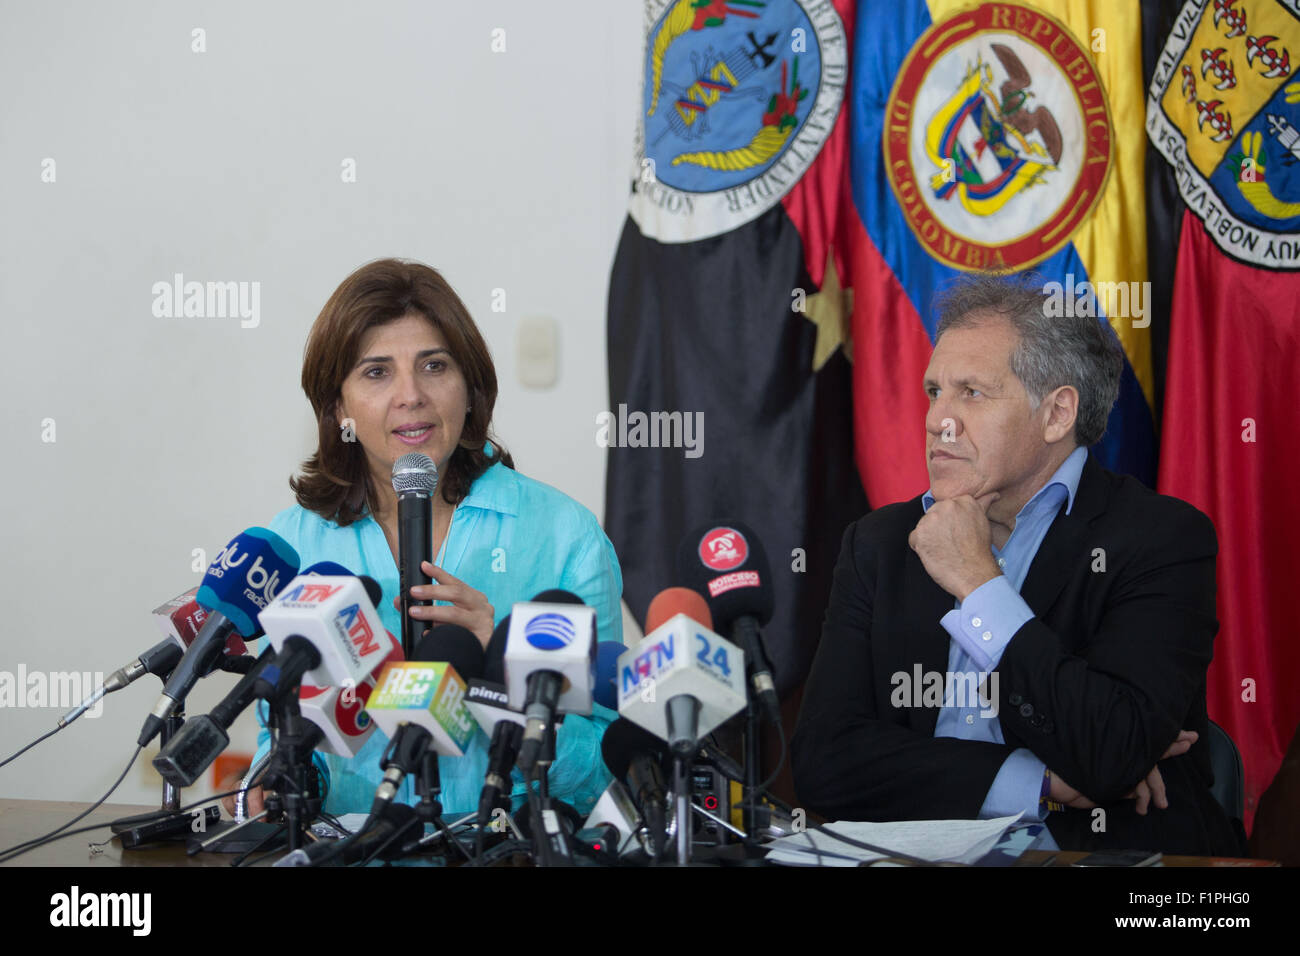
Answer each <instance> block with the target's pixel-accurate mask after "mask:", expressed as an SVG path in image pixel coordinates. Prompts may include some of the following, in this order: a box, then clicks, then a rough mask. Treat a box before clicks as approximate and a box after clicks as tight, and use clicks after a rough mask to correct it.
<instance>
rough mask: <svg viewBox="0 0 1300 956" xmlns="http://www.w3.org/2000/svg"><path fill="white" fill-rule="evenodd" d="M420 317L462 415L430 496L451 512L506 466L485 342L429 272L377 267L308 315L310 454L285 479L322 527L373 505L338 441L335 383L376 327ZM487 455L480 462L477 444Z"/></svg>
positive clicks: (368, 484) (359, 469)
mask: <svg viewBox="0 0 1300 956" xmlns="http://www.w3.org/2000/svg"><path fill="white" fill-rule="evenodd" d="M412 313H416V314H419V315H423V316H424V317H425V318H426V319H428V320H429V321H430V322H431V323H433V326H434V328H436V329H437V330H438V331H439V332H440V333H441V334H442V337H443V338H444V339H446V341H447V348H448V349H449V350H450V352H451V355H452V358H454V359H455V361H456V364H457V365H458V366H459V367H460V370H461V373H462V374H463V375H464V376H465V385H466V391H467V393H468V398H469V406H470V411H469V414H468V415H467V416H466V419H465V428H464V430H463V431H462V432H461V435H460V443H459V445H458V447H457V448H456V450H455V451H453V452H452V454H451V458H450V460H449V461H448V462H447V467H446V468H445V469H444V473H443V474H441V475H439V476H438V490H439V492H441V494H442V497H443V500H445V501H446V502H447V503H448V504H453V505H454V504H458V503H459V502H460V501H462V500H463V499H464V498H465V496H466V495H467V494H469V489H470V486H471V485H472V484H473V483H474V480H475V479H476V478H478V476H479V475H481V474H483V472H485V471H487V469H488V468H489V467H490V466H491V465H492V464H493V463H494V462H497V461H500V462H501V463H502V464H504V465H506V466H507V467H508V468H513V467H514V466H515V463H514V460H513V459H512V458H511V457H510V453H509V452H508V451H506V449H505V448H504V447H503V446H502V445H501V444H500V443H499V442H497V441H496V440H495V439H494V438H492V437H490V431H491V424H492V409H493V408H494V406H495V405H496V400H497V373H496V369H495V367H494V366H493V365H492V355H491V353H490V352H489V351H488V347H487V343H486V342H484V341H483V336H482V335H481V334H479V330H478V326H476V325H475V324H474V320H473V319H471V318H470V315H469V310H468V309H466V308H465V303H463V302H462V301H461V300H460V297H459V296H458V295H456V293H455V292H454V291H453V290H452V288H451V286H450V285H449V284H448V283H447V280H446V279H444V278H443V277H442V276H441V275H440V274H439V272H438V270H436V269H432V268H430V267H429V266H426V265H424V264H423V263H419V262H408V261H404V260H401V259H378V260H376V261H375V262H370V263H367V264H366V265H364V266H362V267H361V268H360V269H358V270H357V271H356V272H354V273H352V275H350V276H348V277H347V278H346V279H344V280H343V284H342V285H340V286H339V287H338V288H337V289H335V290H334V294H333V295H331V296H330V298H329V301H328V302H326V303H325V307H324V308H323V309H321V312H320V315H319V316H317V317H316V322H315V324H313V325H312V327H311V332H309V333H308V335H307V345H306V347H305V348H304V350H303V358H302V390H303V391H304V392H306V393H307V400H308V401H309V402H311V407H312V410H313V411H314V412H315V413H316V424H317V431H318V435H319V437H318V442H319V444H318V445H317V449H316V451H315V453H314V454H312V456H311V457H310V458H308V459H307V460H306V461H304V462H303V463H302V473H301V474H300V475H298V476H297V477H294V478H290V479H289V487H290V488H292V489H293V493H294V495H295V496H296V497H297V499H298V504H300V505H302V507H304V508H306V509H307V510H308V511H314V512H315V513H316V514H318V515H320V516H321V517H322V518H324V519H325V520H326V521H333V522H335V523H337V524H339V525H341V526H344V527H346V526H347V525H350V524H352V523H353V522H354V521H356V520H357V519H359V518H361V517H364V516H365V515H366V513H367V512H368V511H369V512H374V511H375V510H376V508H377V506H378V504H379V498H378V496H377V494H376V489H375V488H374V487H373V481H372V480H371V476H370V469H369V468H368V467H367V465H366V454H365V451H364V450H363V449H362V447H361V444H360V443H359V442H357V441H344V440H343V431H342V425H341V423H340V422H339V421H338V420H337V418H336V416H335V407H336V405H337V403H338V400H339V398H340V397H341V395H342V392H343V381H344V379H346V378H347V376H348V373H349V372H350V371H351V370H352V368H353V367H354V366H355V365H356V362H357V359H358V358H359V357H360V351H361V339H362V338H363V337H364V336H365V334H366V332H367V331H368V330H370V329H372V328H374V327H375V326H378V325H384V324H386V323H388V322H394V321H396V320H398V319H400V318H402V317H403V316H406V315H410V314H412ZM488 443H490V444H491V446H492V448H493V450H494V454H493V455H492V456H491V457H489V455H488V454H487V451H486V450H485V447H484V446H485V445H486V444H488Z"/></svg>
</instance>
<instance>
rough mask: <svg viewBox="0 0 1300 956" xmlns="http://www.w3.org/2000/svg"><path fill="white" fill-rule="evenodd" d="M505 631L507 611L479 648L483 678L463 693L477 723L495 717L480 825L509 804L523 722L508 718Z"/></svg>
mask: <svg viewBox="0 0 1300 956" xmlns="http://www.w3.org/2000/svg"><path fill="white" fill-rule="evenodd" d="M509 634H510V615H509V614H507V615H506V616H505V617H504V618H502V619H501V623H500V624H498V625H497V626H496V629H495V630H494V631H493V632H492V637H491V639H490V640H489V641H488V644H487V648H486V649H485V650H484V652H483V680H482V681H476V682H475V684H476V685H477V686H473V685H472V686H471V687H470V689H469V693H468V696H467V697H466V703H467V704H468V705H469V708H470V711H471V712H472V713H473V714H474V719H475V720H477V721H478V724H479V726H480V727H483V728H484V729H485V730H486V729H487V728H488V726H489V723H490V721H489V720H488V719H487V716H488V715H489V714H490V715H491V716H493V717H496V718H497V720H496V723H495V725H493V726H492V728H491V730H490V731H488V732H489V734H490V736H491V743H490V744H489V745H488V767H487V772H486V773H485V774H484V775H483V789H482V790H481V791H479V799H478V817H477V820H476V822H477V824H478V826H479V828H480V829H481V828H483V827H486V826H487V825H488V822H489V821H490V820H491V819H492V812H493V811H494V810H496V809H497V808H498V807H500V808H502V809H506V810H508V809H509V808H510V801H509V799H508V798H509V796H510V791H511V789H512V779H511V770H512V769H513V768H514V765H515V760H516V759H517V758H518V757H519V746H520V744H522V743H523V739H524V728H523V724H520V723H516V722H515V720H514V719H512V718H513V715H514V712H513V711H511V710H510V708H509V705H508V703H507V700H508V695H507V693H506V686H505V680H506V678H505V654H506V640H507V639H508V637H509ZM485 708H486V709H485Z"/></svg>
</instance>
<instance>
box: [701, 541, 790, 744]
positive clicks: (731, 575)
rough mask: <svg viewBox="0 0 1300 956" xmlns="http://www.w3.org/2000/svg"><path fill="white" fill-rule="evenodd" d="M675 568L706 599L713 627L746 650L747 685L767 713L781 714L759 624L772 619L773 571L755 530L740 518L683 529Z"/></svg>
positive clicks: (777, 717)
mask: <svg viewBox="0 0 1300 956" xmlns="http://www.w3.org/2000/svg"><path fill="white" fill-rule="evenodd" d="M677 573H678V574H679V575H680V576H681V577H682V578H683V579H684V581H685V583H686V585H687V586H688V587H690V588H693V589H694V590H696V591H698V592H699V593H700V594H701V595H703V596H704V599H705V600H706V601H708V602H709V611H710V613H711V614H712V615H713V625H714V628H715V629H716V630H717V631H718V633H720V634H726V633H727V631H730V633H731V640H732V642H733V643H735V644H738V645H739V646H740V649H741V650H743V651H744V652H745V665H746V667H747V668H748V669H749V679H750V685H751V687H752V688H753V692H754V696H755V698H757V700H758V702H759V706H761V707H762V708H763V712H764V713H765V714H766V715H767V718H768V719H769V720H771V721H772V722H773V723H776V722H778V721H779V720H780V718H781V702H780V700H779V698H778V697H777V694H776V683H775V681H773V680H772V665H771V663H770V662H769V660H768V656H767V650H766V648H764V646H763V635H762V632H761V630H760V629H761V628H762V626H763V625H764V624H766V623H767V622H768V621H770V620H771V619H772V610H773V606H774V604H775V598H774V597H773V593H772V572H771V568H770V567H769V566H768V563H767V554H766V553H765V552H764V551H763V545H762V544H761V543H760V542H759V540H758V535H757V534H756V533H755V532H754V530H753V529H752V528H751V527H749V525H747V524H744V523H743V522H740V521H723V522H716V523H714V522H711V523H709V524H705V525H700V526H698V527H696V528H694V529H693V530H691V531H689V532H687V534H686V536H685V537H684V538H683V539H682V543H681V545H680V546H679V547H678V549H677Z"/></svg>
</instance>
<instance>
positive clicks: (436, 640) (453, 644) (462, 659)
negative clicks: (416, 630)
mask: <svg viewBox="0 0 1300 956" xmlns="http://www.w3.org/2000/svg"><path fill="white" fill-rule="evenodd" d="M411 660H414V661H446V662H447V663H448V664H450V665H451V666H452V667H454V668H455V669H456V673H457V674H459V675H460V679H461V680H465V681H467V680H472V679H474V678H481V677H482V676H483V662H484V655H483V645H482V644H480V643H479V640H478V638H477V637H475V636H474V634H473V632H471V631H470V630H469V629H468V628H464V627H461V626H460V625H459V624H439V625H438V626H437V627H435V628H434V629H433V630H431V631H429V632H428V633H427V634H425V635H424V636H423V637H422V638H420V643H419V644H417V645H416V646H415V654H414V655H413V656H412V657H411Z"/></svg>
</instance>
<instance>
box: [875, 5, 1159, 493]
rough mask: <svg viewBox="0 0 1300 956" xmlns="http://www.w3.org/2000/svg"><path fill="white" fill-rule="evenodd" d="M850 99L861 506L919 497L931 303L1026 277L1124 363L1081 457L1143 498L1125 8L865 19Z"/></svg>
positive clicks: (1147, 373)
mask: <svg viewBox="0 0 1300 956" xmlns="http://www.w3.org/2000/svg"><path fill="white" fill-rule="evenodd" d="M852 87H853V94H852V97H851V103H852V104H853V108H854V113H853V115H852V117H851V126H850V136H851V147H850V149H851V156H852V163H851V188H852V208H853V209H854V211H855V213H856V215H855V217H854V220H855V221H854V223H853V224H852V228H853V231H854V233H855V234H854V235H853V237H852V241H851V243H850V245H851V249H852V255H851V258H852V262H851V267H850V274H851V282H852V287H853V291H854V309H853V328H852V333H853V378H854V402H855V410H854V430H855V440H856V454H857V463H858V469H859V471H860V473H861V475H862V478H863V483H864V485H865V487H866V491H867V497H868V500H869V501H870V502H871V504H872V505H873V506H879V505H882V504H887V503H889V502H892V501H899V500H905V499H907V498H911V497H913V496H915V495H917V494H919V493H920V492H921V491H923V490H925V488H926V487H927V485H928V478H927V476H926V469H925V458H924V444H925V428H924V419H925V412H926V407H927V403H926V399H925V395H924V394H923V392H922V389H921V379H922V376H923V372H924V370H925V366H926V364H927V362H928V360H929V355H930V350H931V347H932V343H933V339H934V334H935V324H936V321H935V318H934V317H933V315H932V314H931V311H930V304H931V302H932V301H933V299H934V296H935V294H936V292H938V291H940V290H941V289H942V288H943V287H944V286H945V285H946V284H948V283H949V282H951V281H952V280H954V279H956V278H957V277H958V276H959V275H961V274H962V273H963V272H965V271H970V270H996V271H1002V272H1007V273H1019V272H1025V271H1032V272H1035V273H1037V274H1038V275H1041V276H1042V278H1043V281H1044V283H1050V285H1049V286H1048V289H1049V291H1050V292H1052V293H1053V295H1054V296H1055V297H1056V298H1055V301H1056V302H1057V303H1059V307H1060V308H1061V309H1062V310H1063V312H1064V311H1065V310H1076V311H1075V313H1074V314H1095V315H1097V317H1098V321H1102V322H1106V321H1109V323H1110V326H1111V328H1113V329H1114V331H1115V333H1116V334H1117V335H1118V337H1119V341H1120V343H1121V344H1122V345H1123V348H1124V353H1125V355H1126V357H1127V361H1126V365H1125V369H1124V375H1123V379H1122V381H1121V385H1120V396H1119V402H1118V403H1117V405H1116V407H1115V409H1114V411H1113V412H1112V414H1111V417H1110V421H1109V423H1108V426H1107V431H1106V436H1105V438H1104V439H1103V440H1102V442H1101V444H1100V445H1098V446H1097V447H1096V448H1094V450H1093V453H1094V454H1095V455H1096V456H1097V457H1098V459H1099V460H1100V462H1101V463H1102V464H1103V465H1104V466H1106V467H1107V468H1110V469H1112V470H1114V471H1121V472H1127V473H1129V474H1132V475H1135V476H1136V477H1138V478H1140V479H1141V480H1143V481H1144V482H1146V483H1147V484H1148V485H1154V483H1155V472H1156V467H1155V466H1156V459H1155V448H1156V443H1155V431H1154V424H1153V421H1154V416H1153V411H1152V409H1153V404H1152V402H1153V394H1154V382H1153V378H1152V367H1151V345H1150V331H1149V328H1150V323H1151V301H1150V295H1149V289H1150V286H1149V284H1148V283H1147V279H1148V276H1147V244H1146V228H1145V215H1146V210H1145V206H1144V200H1143V160H1144V150H1145V139H1144V134H1143V118H1144V112H1143V107H1144V99H1143V87H1142V49H1141V24H1140V14H1139V11H1138V9H1137V8H1136V6H1129V5H1124V4H1116V3H1113V2H1102V0H1096V2H1080V0H1073V2H1067V0H1039V2H1035V3H1034V4H1033V5H1032V6H1031V5H1029V4H1018V3H985V4H975V5H971V4H970V3H969V2H968V0H967V2H949V0H930V2H928V3H924V2H904V3H887V4H886V3H870V4H862V5H860V6H859V8H858V15H857V25H856V29H855V39H854V59H853V80H852ZM1079 310H1082V311H1079Z"/></svg>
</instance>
